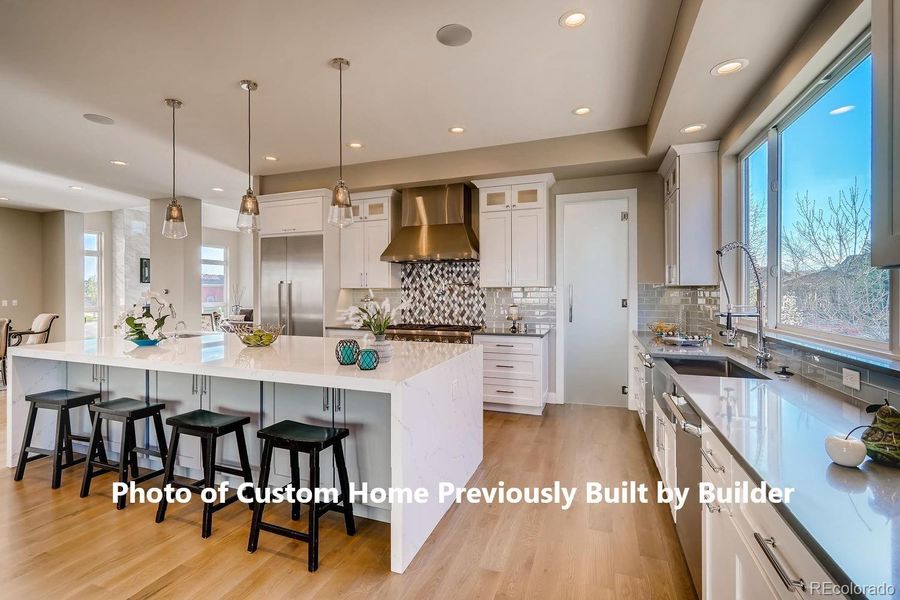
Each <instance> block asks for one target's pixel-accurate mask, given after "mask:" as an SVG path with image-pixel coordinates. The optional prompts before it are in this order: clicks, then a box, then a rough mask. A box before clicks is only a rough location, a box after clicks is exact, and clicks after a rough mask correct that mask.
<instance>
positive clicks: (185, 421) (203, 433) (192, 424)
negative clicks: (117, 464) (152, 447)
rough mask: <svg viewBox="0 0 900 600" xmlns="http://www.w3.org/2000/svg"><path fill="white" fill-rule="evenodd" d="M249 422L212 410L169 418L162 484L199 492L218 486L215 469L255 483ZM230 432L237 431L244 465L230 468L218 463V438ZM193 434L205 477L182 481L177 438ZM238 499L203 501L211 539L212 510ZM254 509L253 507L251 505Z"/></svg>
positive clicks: (161, 512)
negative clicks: (249, 453)
mask: <svg viewBox="0 0 900 600" xmlns="http://www.w3.org/2000/svg"><path fill="white" fill-rule="evenodd" d="M249 422H250V417H238V416H233V415H224V414H222V413H216V412H212V411H209V410H203V409H198V410H192V411H191V412H187V413H184V414H181V415H175V416H174V417H169V418H168V419H166V424H168V425H171V426H172V439H171V441H170V443H169V459H168V460H167V461H166V470H165V474H164V475H163V482H162V486H163V488H165V486H166V485H167V484H171V485H172V486H174V487H183V488H187V489H189V490H192V491H194V492H197V493H200V492H201V491H202V490H203V488H204V487H213V486H215V485H216V472H217V471H218V472H219V473H227V474H229V475H236V476H238V477H243V478H244V481H245V482H247V483H253V473H252V471H250V459H249V458H248V457H247V442H246V440H245V439H244V425H246V424H247V423H249ZM229 433H234V435H235V439H237V447H238V458H239V460H240V462H241V468H240V469H237V468H235V467H227V466H224V465H217V464H216V441H217V440H218V439H219V438H220V437H222V436H224V435H228V434H229ZM182 434H184V435H193V436H197V437H199V438H200V450H201V455H202V459H203V479H198V480H197V481H194V482H191V483H179V482H177V481H175V460H176V458H177V456H178V441H179V439H180V438H181V435H182ZM237 500H238V495H237V494H236V493H235V494H232V495H231V496H229V497H228V498H226V499H225V500H224V501H223V502H219V503H217V504H213V503H211V502H210V503H204V504H203V524H202V528H201V535H202V536H203V537H204V538H208V537H209V536H210V535H211V534H212V516H213V513H214V512H216V511H218V510H221V509H223V508H225V507H226V506H228V505H229V504H232V503H233V502H235V501H237ZM167 506H168V502H166V497H165V494H163V498H162V501H160V503H159V507H158V508H157V509H156V522H157V523H162V522H163V520H165V518H166V507H167ZM250 508H251V509H252V508H253V507H252V506H251V507H250Z"/></svg>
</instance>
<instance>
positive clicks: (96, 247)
mask: <svg viewBox="0 0 900 600" xmlns="http://www.w3.org/2000/svg"><path fill="white" fill-rule="evenodd" d="M102 243H103V239H102V235H101V234H100V233H97V232H87V231H86V232H85V233H84V339H86V340H92V339H96V338H98V337H100V335H101V315H102V314H103V310H102V308H103V307H102V299H103V287H102V286H103V276H102V274H103V267H102V260H101V258H102V255H101V252H102Z"/></svg>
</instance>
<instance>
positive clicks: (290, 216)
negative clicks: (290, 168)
mask: <svg viewBox="0 0 900 600" xmlns="http://www.w3.org/2000/svg"><path fill="white" fill-rule="evenodd" d="M329 193H330V192H329V191H328V190H325V189H320V190H310V191H306V192H296V193H285V194H269V195H267V196H260V197H259V235H260V236H262V237H273V236H282V235H301V234H306V233H321V232H322V225H323V223H324V218H323V217H324V206H325V201H326V198H327V195H328V194H329Z"/></svg>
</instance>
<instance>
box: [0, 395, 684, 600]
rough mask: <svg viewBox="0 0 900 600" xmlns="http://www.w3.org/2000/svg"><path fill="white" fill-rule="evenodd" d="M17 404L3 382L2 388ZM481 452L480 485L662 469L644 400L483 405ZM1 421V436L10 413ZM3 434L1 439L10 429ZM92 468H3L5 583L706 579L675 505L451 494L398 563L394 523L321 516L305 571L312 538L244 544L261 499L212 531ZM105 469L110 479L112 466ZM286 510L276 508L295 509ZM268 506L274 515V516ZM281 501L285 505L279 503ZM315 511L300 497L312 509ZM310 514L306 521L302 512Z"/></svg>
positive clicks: (395, 594) (148, 594)
mask: <svg viewBox="0 0 900 600" xmlns="http://www.w3.org/2000/svg"><path fill="white" fill-rule="evenodd" d="M0 401H2V412H0V414H2V415H3V416H2V417H0V422H2V420H3V419H5V415H6V409H5V393H4V392H0ZM484 423H485V457H484V462H483V463H482V465H481V467H480V468H479V470H478V472H477V473H476V474H475V476H474V477H473V480H472V481H471V482H470V485H479V486H484V485H491V484H495V483H497V482H498V481H501V480H502V481H504V482H505V483H506V485H507V486H512V485H519V486H526V485H535V486H536V485H542V486H543V485H551V484H552V482H553V481H554V480H556V479H559V480H560V481H561V482H562V483H563V485H577V486H579V488H582V490H581V492H583V485H584V481H585V480H595V481H600V482H605V483H608V484H611V485H612V484H618V483H620V482H621V481H623V480H630V479H634V480H636V481H638V482H646V483H652V482H653V481H654V479H655V477H656V470H655V467H654V466H653V463H652V459H651V458H650V456H649V453H648V451H647V449H646V444H645V443H644V438H643V433H642V431H641V428H640V425H639V423H638V420H637V417H636V416H635V415H634V413H630V412H628V411H625V410H622V409H612V408H602V407H594V406H577V405H568V406H555V405H554V406H549V407H548V408H547V412H546V413H545V415H544V417H542V418H541V417H528V416H521V415H508V414H502V413H485V421H484ZM2 431H3V433H2V436H3V437H5V427H4V428H3V430H2ZM0 441H3V440H0ZM81 472H82V471H81V468H80V467H75V468H73V469H70V470H68V471H66V472H64V474H63V486H62V487H61V488H60V489H58V490H55V491H54V490H51V489H50V470H49V468H48V465H47V462H46V461H37V462H35V463H31V464H30V465H29V467H28V471H27V472H26V475H25V480H24V481H22V482H18V483H17V482H14V481H13V480H12V470H11V469H2V470H0V589H2V590H3V593H2V596H4V597H28V598H51V597H52V598H76V597H77V598H80V599H85V598H235V599H238V598H267V599H268V598H313V597H316V598H353V599H356V598H359V599H364V598H398V599H401V598H402V599H407V598H409V599H419V598H454V599H457V598H495V599H510V598H586V599H587V598H590V599H614V598H615V599H625V598H629V599H631V598H634V599H641V598H665V599H672V600H675V599H682V598H685V599H691V598H695V597H696V596H695V594H694V592H693V589H692V587H691V584H690V580H689V576H688V574H687V568H686V566H685V564H684V560H683V557H682V555H681V550H680V547H679V545H678V541H677V539H676V536H675V529H674V526H673V524H672V522H671V519H670V517H669V516H668V514H667V513H668V508H667V507H665V506H659V505H656V504H648V505H619V506H609V505H587V504H586V503H585V502H584V497H583V493H581V494H580V495H579V498H578V499H576V502H575V504H574V505H573V507H572V508H571V509H570V510H568V511H562V510H561V509H560V508H559V507H558V506H556V505H547V506H535V505H509V504H495V505H470V504H462V505H457V506H454V507H453V508H451V510H450V512H449V513H448V514H447V515H446V516H445V517H444V519H443V520H442V521H441V523H440V525H438V527H437V529H436V530H435V531H434V533H433V534H432V535H431V537H430V538H429V540H428V542H427V543H426V545H425V547H424V548H423V549H422V551H421V552H420V553H419V555H418V557H417V558H416V559H415V561H413V563H412V565H411V566H410V568H409V569H408V570H407V571H406V573H404V574H403V575H396V574H393V573H391V572H390V569H389V562H390V561H389V545H388V544H389V529H388V525H386V524H383V523H377V522H374V521H368V520H364V519H358V520H357V527H358V533H357V535H356V536H355V537H352V538H351V537H348V536H347V535H346V534H345V533H344V531H343V522H342V517H341V516H340V515H337V514H333V513H332V514H329V515H327V516H326V517H324V518H323V520H322V526H321V542H320V544H321V545H320V548H321V555H320V567H319V571H318V572H316V573H308V572H307V571H306V545H305V544H302V543H299V542H295V541H292V540H288V539H286V538H282V537H278V536H274V535H271V534H266V533H263V534H262V537H261V538H260V542H259V550H258V551H257V552H256V553H255V554H248V553H247V551H246V545H247V533H248V527H249V521H250V512H249V511H248V510H243V509H242V505H235V506H232V507H228V508H226V509H224V510H222V511H220V512H218V513H216V515H215V518H214V522H213V527H214V529H213V536H212V537H211V538H209V539H207V540H203V539H201V538H200V502H199V501H194V502H192V503H191V504H190V505H188V506H181V505H173V506H171V507H170V509H169V514H168V517H167V520H166V521H165V523H163V524H161V525H157V524H155V523H154V513H155V510H156V509H155V506H152V505H134V506H129V507H128V508H127V509H126V510H124V511H116V510H115V508H114V505H113V503H112V500H111V495H110V488H109V485H108V483H107V481H106V479H107V478H103V479H98V480H97V482H96V483H97V485H95V486H94V490H93V492H92V493H91V495H90V496H89V497H88V498H86V499H84V500H82V499H79V497H78V489H79V484H80V478H81ZM109 481H112V478H111V476H110V477H109ZM289 512H290V511H289V509H288V508H287V507H286V506H285V507H280V508H279V509H272V510H269V511H267V513H266V515H267V518H271V519H272V520H273V521H276V522H278V521H280V522H282V523H283V524H288V523H290V519H289ZM270 513H271V516H270ZM276 515H277V516H276ZM305 516H306V513H305V509H304V513H303V518H304V519H305ZM301 522H302V521H301Z"/></svg>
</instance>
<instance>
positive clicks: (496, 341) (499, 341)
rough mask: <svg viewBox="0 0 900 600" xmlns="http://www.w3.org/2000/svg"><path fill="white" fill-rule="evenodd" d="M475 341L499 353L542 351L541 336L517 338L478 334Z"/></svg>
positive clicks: (536, 352)
mask: <svg viewBox="0 0 900 600" xmlns="http://www.w3.org/2000/svg"><path fill="white" fill-rule="evenodd" d="M475 343H476V344H481V345H482V346H484V351H485V352H496V353H498V354H534V355H538V354H540V353H541V338H516V337H513V336H506V335H476V336H475Z"/></svg>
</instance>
